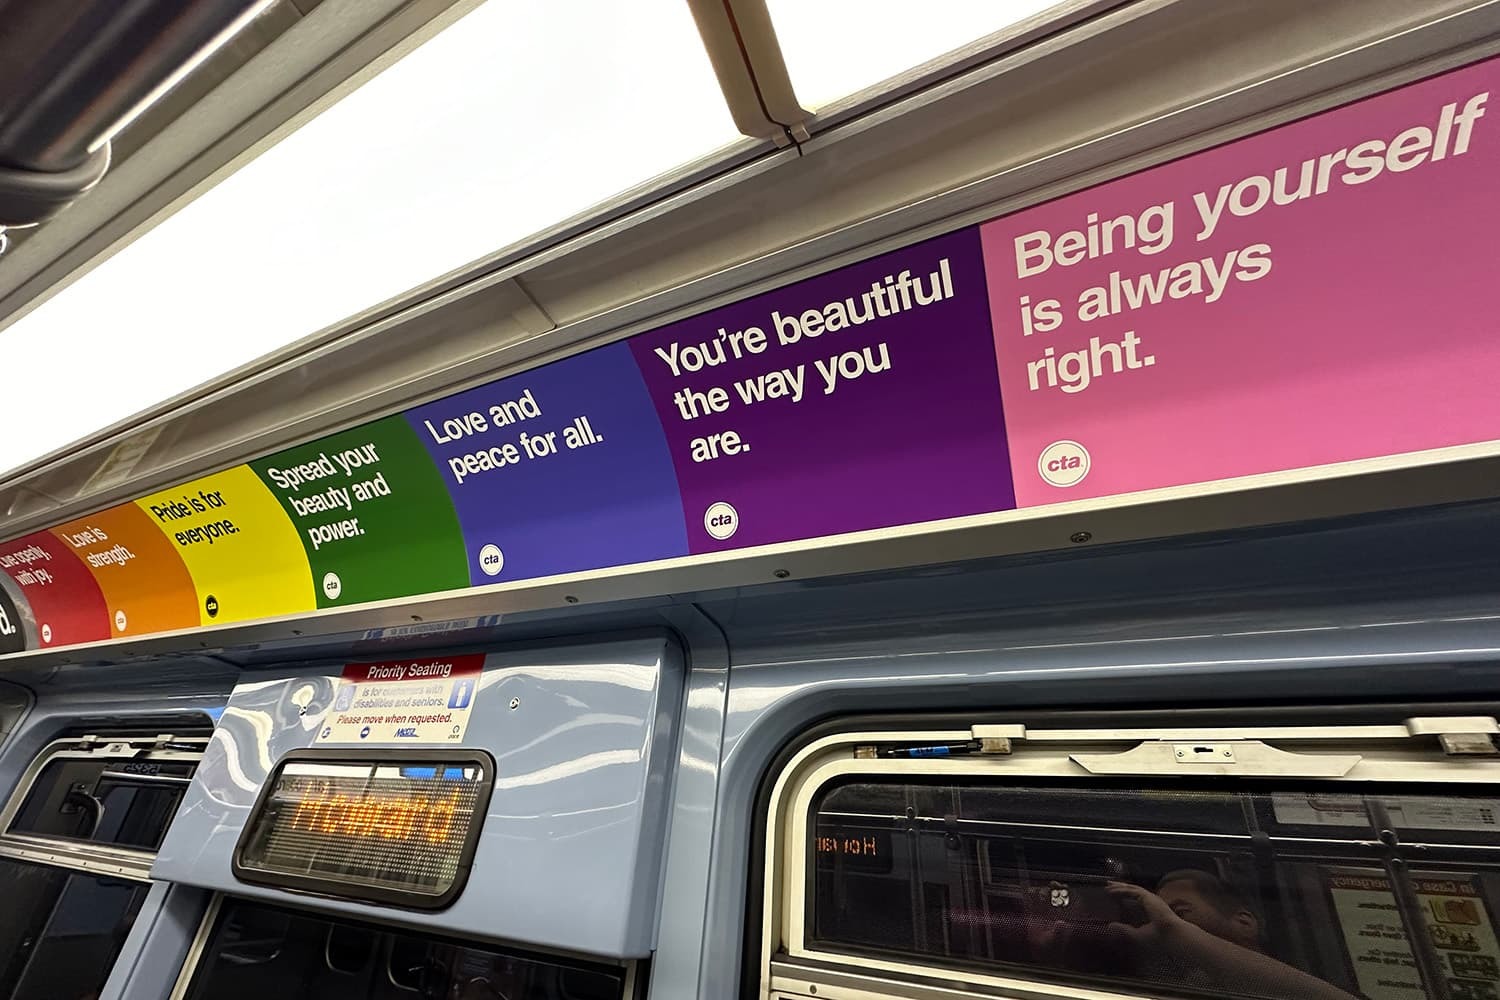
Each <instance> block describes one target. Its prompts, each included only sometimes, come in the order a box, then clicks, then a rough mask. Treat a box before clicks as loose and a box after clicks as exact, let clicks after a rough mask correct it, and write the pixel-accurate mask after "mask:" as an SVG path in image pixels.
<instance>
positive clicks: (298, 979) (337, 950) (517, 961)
mask: <svg viewBox="0 0 1500 1000" xmlns="http://www.w3.org/2000/svg"><path fill="white" fill-rule="evenodd" d="M624 989H625V973H624V970H622V969H618V968H611V967H609V966H596V965H586V964H583V963H577V962H570V961H566V960H563V959H557V958H547V957H542V956H537V955H526V954H521V953H518V952H514V951H509V950H505V949H500V948H490V947H484V946H480V945H462V944H455V943H453V942H449V941H445V940H442V939H440V938H435V937H429V936H427V935H423V934H413V933H407V932H404V931H395V930H389V929H385V928H378V927H368V926H364V925H360V924H352V923H346V922H343V921H333V920H327V919H324V918H322V917H316V916H311V915H308V914H302V913H292V912H289V911H285V910H278V909H275V908H273V907H269V906H263V905H260V904H256V903H249V902H245V901H243V900H229V901H226V902H225V904H224V908H223V910H222V911H221V912H220V914H219V918H218V922H217V923H216V925H215V927H214V932H213V937H212V939H211V940H210V941H209V943H208V947H207V948H206V949H205V951H204V953H203V958H202V959H201V960H200V961H199V964H198V969H197V971H196V972H195V973H194V975H193V983H192V988H191V989H190V990H189V992H188V996H189V998H190V1000H266V998H268V997H274V998H275V1000H498V998H504V1000H619V998H620V997H622V996H623V995H624Z"/></svg>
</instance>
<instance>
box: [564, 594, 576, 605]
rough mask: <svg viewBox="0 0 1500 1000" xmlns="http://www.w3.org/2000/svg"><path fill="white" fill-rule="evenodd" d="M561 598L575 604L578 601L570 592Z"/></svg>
mask: <svg viewBox="0 0 1500 1000" xmlns="http://www.w3.org/2000/svg"><path fill="white" fill-rule="evenodd" d="M563 600H565V601H567V602H568V603H569V604H577V603H578V598H576V597H574V596H573V595H572V594H569V595H568V596H567V597H564V598H563Z"/></svg>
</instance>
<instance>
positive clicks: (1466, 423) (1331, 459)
mask: <svg viewBox="0 0 1500 1000" xmlns="http://www.w3.org/2000/svg"><path fill="white" fill-rule="evenodd" d="M1497 87H1500V60H1490V61H1488V62H1485V63H1480V64H1477V65H1474V66H1470V67H1467V68H1464V69H1462V70H1458V71H1455V72H1451V73H1447V74H1445V75H1443V76H1439V77H1435V78H1432V79H1429V80H1425V81H1422V82H1420V83H1417V84H1414V85H1412V86H1408V87H1405V88H1403V89H1401V90H1397V91H1392V92H1389V93H1386V94H1382V95H1379V96H1376V97H1372V98H1369V99H1367V100H1363V101H1360V102H1358V103H1355V104H1351V105H1348V106H1345V107H1343V108H1340V109H1337V110H1335V111H1332V112H1329V113H1325V114H1322V115H1319V116H1318V117H1316V118H1311V119H1306V120H1303V121H1299V122H1294V123H1292V124H1289V125H1286V126H1282V127H1280V128H1277V129H1274V130H1272V131H1269V132H1264V133H1261V134H1259V135H1256V136H1252V137H1250V138H1246V139H1243V140H1240V141H1237V142H1233V143H1230V144H1228V145H1224V146H1219V147H1216V148H1214V149H1210V150H1207V151H1204V152H1201V153H1198V154H1195V155H1192V156H1189V157H1186V158H1184V159H1181V160H1176V161H1173V162H1171V163H1167V164H1164V165H1162V166H1159V167H1155V168H1152V169H1150V170H1146V171H1144V172H1142V173H1138V174H1134V175H1132V176H1129V177H1126V178H1123V179H1121V180H1118V181H1114V182H1111V183H1108V184H1104V185H1101V186H1099V187H1095V188H1092V189H1090V190H1087V191H1082V192H1079V193H1077V194H1073V195H1069V196H1067V197H1064V198H1060V199H1057V200H1055V201H1052V202H1048V203H1046V204H1043V205H1040V206H1038V207H1036V208H1032V209H1028V210H1026V211H1023V212H1019V213H1017V214H1014V215H1010V216H1007V217H1005V218H1002V219H997V220H995V221H993V222H990V223H988V224H986V225H984V226H983V227H982V230H981V233H982V244H983V250H984V257H985V273H986V278H987V282H988V290H989V298H990V312H991V317H992V321H993V327H994V337H995V352H996V358H997V362H998V366H999V373H1000V383H1001V395H1002V398H1003V399H1004V405H1005V416H1006V431H1007V436H1008V439H1009V445H1010V450H1011V466H1012V472H1013V476H1014V481H1015V494H1016V500H1017V504H1018V505H1019V506H1022V507H1027V506H1037V505H1040V504H1047V503H1058V502H1062V501H1068V500H1079V499H1085V498H1089V497H1101V496H1112V495H1117V494H1124V493H1131V492H1136V491H1140V490H1150V489H1157V488H1161V487H1170V486H1181V485H1184V484H1189V483H1202V482H1210V481H1213V480H1220V479H1228V478H1233V477H1238V476H1246V475H1254V474H1258V473H1266V472H1275V471H1280V470H1286V469H1296V468H1303V467H1307V466H1315V465H1324V464H1329V463H1335V462H1344V461H1351V460H1356V459H1363V458H1370V457H1374V456H1382V455H1396V454H1402V453H1405V452H1412V451H1420V450H1425V449H1431V448H1440V447H1445V446H1450V445H1459V444H1469V443H1476V442H1481V441H1488V440H1493V439H1497V438H1500V323H1497V320H1496V315H1497V313H1496V308H1495V300H1496V295H1497V294H1500V249H1497V247H1500V108H1496V107H1494V106H1493V104H1492V102H1491V101H1490V95H1491V93H1492V91H1494V90H1495V89H1496V88H1497Z"/></svg>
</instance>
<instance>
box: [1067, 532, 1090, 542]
mask: <svg viewBox="0 0 1500 1000" xmlns="http://www.w3.org/2000/svg"><path fill="white" fill-rule="evenodd" d="M1093 537H1094V533H1093V532H1092V531H1075V532H1073V533H1072V534H1071V535H1069V536H1068V541H1070V542H1072V543H1073V544H1074V545H1082V544H1083V543H1084V542H1086V541H1088V540H1089V539H1091V538H1093Z"/></svg>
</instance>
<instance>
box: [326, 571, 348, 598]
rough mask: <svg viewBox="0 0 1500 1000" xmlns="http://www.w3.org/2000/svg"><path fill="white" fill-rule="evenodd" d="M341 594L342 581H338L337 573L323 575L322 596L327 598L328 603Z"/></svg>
mask: <svg viewBox="0 0 1500 1000" xmlns="http://www.w3.org/2000/svg"><path fill="white" fill-rule="evenodd" d="M343 592H344V581H343V580H340V579H339V575H338V574H337V573H324V574H323V596H325V597H327V598H328V599H329V600H330V601H336V600H338V599H339V595H340V594H342V593H343Z"/></svg>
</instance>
